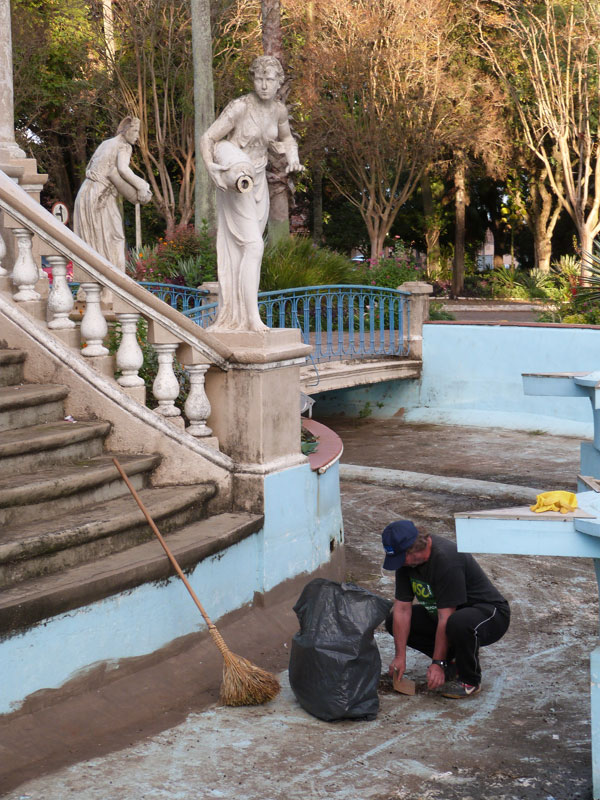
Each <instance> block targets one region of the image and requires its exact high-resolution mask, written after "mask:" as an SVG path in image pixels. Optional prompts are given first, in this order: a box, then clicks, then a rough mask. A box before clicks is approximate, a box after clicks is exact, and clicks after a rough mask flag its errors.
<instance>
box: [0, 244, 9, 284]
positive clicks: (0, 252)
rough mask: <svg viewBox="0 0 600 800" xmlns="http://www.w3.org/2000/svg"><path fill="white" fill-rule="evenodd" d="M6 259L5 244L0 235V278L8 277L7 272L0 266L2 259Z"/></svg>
mask: <svg viewBox="0 0 600 800" xmlns="http://www.w3.org/2000/svg"><path fill="white" fill-rule="evenodd" d="M4 258H6V244H5V242H4V239H3V238H2V234H1V233H0V277H2V276H4V275H8V270H7V269H4V267H3V266H2V261H3V259H4Z"/></svg>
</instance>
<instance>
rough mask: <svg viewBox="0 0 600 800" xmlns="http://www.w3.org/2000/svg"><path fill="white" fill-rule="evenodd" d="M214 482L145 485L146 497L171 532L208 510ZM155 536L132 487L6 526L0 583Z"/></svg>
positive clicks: (162, 526) (0, 541) (45, 572)
mask: <svg viewBox="0 0 600 800" xmlns="http://www.w3.org/2000/svg"><path fill="white" fill-rule="evenodd" d="M215 492H216V488H215V486H214V484H211V483H206V484H198V485H194V486H180V487H177V486H169V487H161V488H158V489H144V490H142V491H141V492H140V497H141V499H142V502H143V503H144V505H145V506H146V508H147V509H148V511H149V513H150V515H151V517H152V518H153V519H154V521H155V522H156V524H157V525H158V527H159V529H160V531H161V533H163V534H165V535H167V534H169V533H171V532H172V531H173V530H176V529H177V528H179V527H181V526H183V525H187V524H188V523H190V522H191V521H192V520H197V519H199V518H200V517H201V516H205V511H204V506H205V503H206V502H207V501H208V500H210V498H211V497H213V496H214V494H215ZM152 537H153V533H152V531H151V530H150V527H149V525H148V523H147V522H146V519H145V517H144V515H143V514H142V512H141V511H140V509H139V508H138V506H137V504H136V502H135V500H134V499H133V497H131V495H130V493H129V492H128V493H127V495H126V496H123V497H118V498H115V499H114V500H111V501H110V502H108V503H104V502H103V503H98V504H96V505H91V506H86V507H85V508H81V509H79V510H78V511H77V514H76V515H74V514H73V513H72V512H69V513H67V514H65V515H62V516H59V517H55V518H54V519H52V520H40V521H36V522H29V523H26V524H22V525H15V526H5V527H4V529H3V530H2V531H1V532H0V588H6V587H8V586H12V585H14V584H16V583H18V582H19V581H23V580H28V579H31V578H34V577H41V576H43V575H48V574H51V573H55V572H58V571H60V570H65V569H68V568H71V567H74V566H76V565H78V564H82V563H84V562H86V561H91V560H92V559H94V560H97V559H99V558H104V557H106V556H108V555H111V554H112V553H117V552H121V551H123V550H125V549H127V548H131V547H134V546H136V545H138V544H140V543H142V542H144V541H147V540H148V539H151V538H152Z"/></svg>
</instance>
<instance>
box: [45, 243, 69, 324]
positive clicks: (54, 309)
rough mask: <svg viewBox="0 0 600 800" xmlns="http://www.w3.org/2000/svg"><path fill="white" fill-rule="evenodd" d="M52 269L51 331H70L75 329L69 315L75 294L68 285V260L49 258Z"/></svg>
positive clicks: (49, 307) (50, 296) (49, 300)
mask: <svg viewBox="0 0 600 800" xmlns="http://www.w3.org/2000/svg"><path fill="white" fill-rule="evenodd" d="M47 259H48V263H49V264H50V267H51V268H52V288H51V289H50V294H49V296H48V312H49V316H50V317H51V319H50V322H48V327H49V328H50V329H51V330H68V329H70V328H74V327H75V323H74V322H73V320H71V319H69V314H70V313H71V311H72V310H73V305H74V302H73V294H72V293H71V289H70V288H69V284H68V283H67V259H66V258H65V257H64V256H47Z"/></svg>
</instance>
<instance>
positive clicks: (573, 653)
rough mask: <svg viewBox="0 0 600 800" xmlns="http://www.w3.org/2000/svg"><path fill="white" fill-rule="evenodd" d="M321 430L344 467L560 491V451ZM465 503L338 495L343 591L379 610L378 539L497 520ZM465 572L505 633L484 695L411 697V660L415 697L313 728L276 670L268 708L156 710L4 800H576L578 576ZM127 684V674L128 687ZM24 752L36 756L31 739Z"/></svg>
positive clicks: (488, 562) (464, 497) (590, 616)
mask: <svg viewBox="0 0 600 800" xmlns="http://www.w3.org/2000/svg"><path fill="white" fill-rule="evenodd" d="M322 421H324V422H326V424H330V426H331V427H333V428H335V429H336V430H337V431H338V433H339V434H340V435H341V436H342V439H343V441H344V446H345V450H344V455H343V458H342V461H343V462H345V463H348V464H363V465H369V466H375V467H385V468H387V469H397V470H409V471H414V472H422V473H428V474H430V475H431V474H433V475H436V474H437V475H441V476H451V477H457V478H461V477H465V478H478V479H481V480H487V481H494V482H502V483H506V484H515V485H517V486H530V487H534V488H539V490H540V491H543V490H550V489H558V488H560V489H573V488H574V485H575V477H576V474H577V469H578V460H579V455H578V451H579V442H578V441H577V440H575V439H570V438H565V437H553V436H548V435H535V434H527V433H515V432H509V431H499V430H486V429H467V428H458V427H442V426H434V425H405V424H403V423H402V422H401V421H399V420H382V421H379V420H377V421H373V420H361V421H358V422H357V421H352V420H343V419H341V420H340V419H338V420H335V421H331V420H330V421H327V420H322ZM439 485H440V486H441V487H443V486H445V485H446V484H444V483H443V482H442V481H440V484H439ZM457 485H458V486H460V482H457ZM464 485H465V487H469V486H470V487H472V484H469V483H468V482H465V484H464ZM465 490H467V488H466V489H465ZM469 491H470V493H469V494H460V493H456V491H453V492H452V493H450V492H448V491H441V490H440V489H438V488H437V487H436V484H435V481H433V482H429V483H428V489H427V491H424V490H423V489H421V488H411V489H401V490H399V489H390V488H385V487H381V486H377V485H366V484H361V483H356V482H345V481H344V482H343V483H342V492H343V508H344V520H345V530H346V551H347V576H348V579H349V580H353V581H355V582H357V583H359V584H360V585H362V586H365V587H367V588H369V589H371V590H373V591H376V592H378V593H381V594H383V595H385V596H387V597H390V598H391V597H392V595H393V579H392V574H391V573H386V572H383V570H382V569H381V562H382V550H381V542H380V531H381V530H382V528H383V527H384V526H385V524H387V523H388V522H390V521H391V520H393V519H397V518H403V517H404V518H411V519H413V520H414V521H415V522H416V524H417V525H422V526H427V528H428V530H430V531H431V532H435V533H440V534H442V535H445V536H448V537H450V538H452V537H453V535H454V526H453V514H454V513H455V512H459V511H466V510H469V509H475V508H490V507H497V506H499V505H510V504H512V503H511V500H510V497H509V496H508V495H507V497H506V502H504V503H500V502H499V501H498V499H497V498H496V499H494V500H491V499H490V498H489V497H485V496H483V494H482V495H481V496H475V495H474V494H473V493H472V488H471V489H470V490H469ZM479 560H480V562H481V563H482V564H483V565H484V566H485V568H486V570H487V572H488V574H489V575H490V576H491V577H492V579H493V580H494V581H495V582H496V583H497V585H498V587H499V588H500V589H501V590H502V591H503V592H504V594H505V595H506V596H507V598H508V599H509V600H510V602H511V606H512V623H511V628H510V630H509V632H508V633H507V635H506V636H505V637H504V639H503V640H502V641H501V642H499V643H497V644H496V645H493V646H492V647H490V648H489V649H487V650H484V651H483V656H482V665H483V670H484V682H483V691H482V692H481V694H480V695H478V696H477V697H474V698H469V699H468V700H464V701H453V700H448V699H444V698H442V697H441V696H439V695H438V694H436V693H431V692H427V691H426V690H425V688H424V686H423V679H424V675H425V670H426V668H427V664H428V659H426V658H425V657H424V656H421V655H420V654H411V656H410V659H409V662H408V672H409V676H410V677H412V678H414V679H415V680H417V682H418V684H419V691H418V693H417V694H416V695H415V696H414V697H406V696H401V695H398V694H395V693H393V692H390V691H389V687H388V686H387V685H386V684H385V683H382V686H381V691H380V702H381V709H380V712H379V714H378V716H377V718H376V719H375V720H373V721H371V722H354V721H341V722H338V723H325V722H322V721H320V720H318V719H316V718H314V717H312V716H310V715H309V714H307V713H306V712H304V711H303V710H302V709H301V707H300V706H299V705H298V703H297V702H296V700H295V698H294V696H293V693H292V692H291V690H290V689H289V685H288V683H287V676H286V673H285V671H283V672H281V673H280V677H281V680H282V684H283V688H282V692H281V694H280V695H279V697H277V699H276V700H274V701H273V702H272V703H270V704H268V705H266V706H261V707H255V708H223V707H219V706H218V705H215V704H213V703H212V701H211V700H210V698H208V699H207V700H206V701H205V702H204V703H203V704H201V705H197V706H196V707H194V708H192V710H191V712H189V713H187V714H186V715H183V716H182V719H181V720H180V721H179V723H178V724H174V723H173V722H172V720H173V718H174V717H173V715H171V716H169V715H168V714H166V713H165V708H164V702H166V701H164V698H161V701H162V706H161V711H162V712H163V713H165V715H164V717H163V720H164V723H165V724H163V725H162V726H161V725H160V724H159V725H154V726H152V725H141V726H140V727H139V729H138V730H134V729H131V730H130V732H129V734H128V735H129V739H123V736H122V735H119V736H116V735H115V742H114V749H113V751H112V752H111V751H110V750H111V748H110V746H107V743H106V736H104V738H103V739H102V741H98V744H97V749H96V750H95V749H94V743H93V740H90V744H89V746H88V748H87V754H84V755H82V751H81V750H79V751H77V756H76V757H75V756H74V757H73V758H72V759H71V760H72V761H73V762H77V763H72V764H70V765H68V764H69V759H68V758H65V759H63V762H62V763H64V764H67V766H63V767H62V768H61V769H58V770H56V761H55V762H54V765H53V764H52V761H51V760H48V761H46V762H44V761H43V759H41V760H38V762H36V764H35V765H33V763H32V767H31V771H30V773H29V775H27V777H28V778H31V779H30V780H24V781H21V783H20V785H18V787H13V788H9V791H8V792H7V793H6V794H5V795H4V796H5V797H6V798H8V800H66V798H70V797H73V798H78V800H79V798H81V799H82V800H113V799H114V800H118V799H120V798H123V800H130V799H131V800H133V798H135V799H136V800H138V798H139V799H144V800H145V799H146V798H148V799H150V798H153V799H154V798H157V800H158V799H160V800H192V798H193V799H194V800H195V799H196V798H202V800H203V799H204V798H228V799H229V798H231V799H232V800H233V798H244V800H284V798H285V800H312V799H313V798H315V800H316V799H318V798H323V800H571V799H573V800H574V799H575V798H580V799H581V800H590V798H591V796H592V793H591V758H590V709H589V672H588V660H589V653H590V651H591V650H592V648H593V647H594V646H595V645H596V640H597V639H596V637H597V633H598V589H597V585H596V581H595V577H594V570H593V567H592V564H591V562H588V561H584V560H579V559H550V558H539V557H525V556H506V557H502V556H480V557H479ZM282 638H283V637H282V636H281V638H280V639H279V644H278V645H276V647H278V648H279V656H280V663H281V664H282V665H284V664H285V661H286V659H287V653H288V652H289V640H286V641H281V639H282ZM376 638H377V642H378V645H379V647H380V652H381V656H382V663H383V668H384V669H385V666H386V665H387V663H388V662H389V660H390V659H391V656H392V647H391V639H390V637H389V636H388V635H387V634H385V633H384V632H378V633H377V634H376ZM238 644H239V642H236V641H230V645H231V646H232V647H233V649H234V650H236V651H237V652H241V653H242V654H244V655H247V653H246V652H245V651H244V650H242V649H241V648H239V647H237V645H238ZM234 645H235V646H234ZM271 645H273V642H271V643H270V645H269V646H271ZM267 649H268V648H267ZM183 657H184V655H181V656H177V655H175V659H177V658H180V659H181V658H183ZM251 657H253V656H251ZM253 660H255V661H256V662H257V663H261V665H262V666H268V665H267V664H265V663H264V662H260V661H258V660H257V659H256V658H254V657H253ZM269 663H270V664H276V663H277V659H276V658H275V659H271V660H270V662H269ZM268 668H271V667H270V666H269V667H268ZM135 680H136V677H135V672H134V673H132V676H131V681H132V688H133V682H134V681H135ZM138 683H139V679H138ZM145 702H151V698H145ZM170 702H173V700H172V699H171V700H170ZM84 707H85V704H83V706H82V708H84ZM125 707H126V703H125V696H124V693H123V708H124V709H125ZM59 712H60V707H59V708H58V709H57V714H58V713H59ZM123 713H125V712H123ZM169 723H170V724H169ZM72 725H74V726H75V727H76V726H77V721H76V720H72ZM79 725H80V730H81V732H82V735H83V731H84V729H85V731H86V733H88V732H89V730H90V729H91V730H92V731H93V729H94V718H93V717H92V716H89V717H88V718H87V719H81V720H80V721H79ZM161 728H162V730H161ZM48 736H50V737H51V736H52V732H51V731H48ZM88 738H89V737H88ZM98 739H99V740H100V736H98ZM38 741H39V743H38V745H37V746H38V747H39V748H40V749H43V747H44V744H43V740H42V739H41V738H40V739H39V740H38ZM0 752H1V751H0ZM0 761H1V759H0ZM5 769H7V766H5ZM53 770H54V771H53ZM0 777H1V776H0ZM0 786H1V784H0Z"/></svg>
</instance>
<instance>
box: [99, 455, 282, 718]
mask: <svg viewBox="0 0 600 800" xmlns="http://www.w3.org/2000/svg"><path fill="white" fill-rule="evenodd" d="M113 463H114V465H115V467H116V468H117V469H118V471H119V473H120V475H121V477H122V478H123V480H124V481H125V483H126V484H127V488H128V489H129V491H130V492H131V494H132V495H133V498H134V500H135V501H136V503H137V504H138V506H139V507H140V509H141V510H142V513H143V514H144V516H145V517H146V520H147V522H148V525H150V527H151V528H152V531H153V532H154V534H155V536H156V538H157V539H158V541H159V542H160V543H161V545H162V547H163V550H164V551H165V553H166V554H167V556H168V557H169V560H170V562H171V564H172V565H173V567H174V568H175V571H176V572H177V574H178V575H179V577H180V578H181V580H182V581H183V582H184V584H185V587H186V589H187V590H188V592H189V593H190V595H191V597H192V600H193V601H194V603H195V604H196V605H197V606H198V609H199V610H200V613H201V614H202V616H203V617H204V621H205V622H206V624H207V626H208V631H209V633H210V635H211V636H212V639H213V641H214V643H215V644H216V646H217V647H218V648H219V651H220V653H221V655H222V656H223V683H222V684H221V693H220V700H221V702H222V703H223V705H225V706H257V705H260V704H261V703H267V702H268V701H269V700H272V699H273V698H274V697H275V696H276V695H277V694H278V692H279V689H280V686H279V681H278V680H277V678H276V677H275V676H274V675H271V674H270V673H269V672H265V670H263V669H260V667H257V666H255V665H254V664H252V663H251V662H250V661H248V660H247V659H245V658H242V657H241V656H237V655H236V654H235V653H232V652H231V650H230V649H229V648H228V647H227V645H226V644H225V641H224V639H223V637H222V636H221V634H220V633H219V631H218V630H217V628H216V626H215V625H214V623H213V622H212V621H211V620H210V618H209V616H208V614H207V613H206V611H205V610H204V607H203V606H202V603H201V602H200V600H199V599H198V597H197V595H196V593H195V592H194V590H193V589H192V587H191V586H190V583H189V581H188V579H187V578H186V577H185V575H184V574H183V572H182V570H181V567H180V566H179V564H178V563H177V560H176V559H175V556H174V555H173V553H172V552H171V550H170V549H169V547H168V545H167V543H166V542H165V540H164V539H163V537H162V535H161V533H160V531H159V530H158V528H157V527H156V525H155V524H154V520H153V519H152V517H151V516H150V514H149V513H148V511H147V509H146V508H145V506H144V504H143V503H142V501H141V499H140V498H139V496H138V493H137V492H136V490H135V489H134V488H133V486H132V485H131V483H130V481H129V478H128V477H127V475H126V474H125V472H124V471H123V467H122V466H121V465H120V464H119V462H118V460H117V459H116V458H113Z"/></svg>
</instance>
